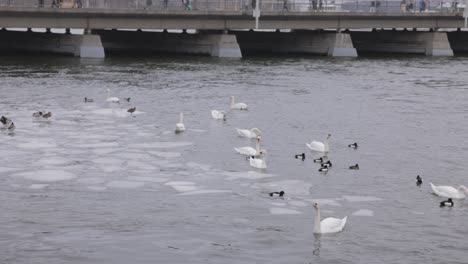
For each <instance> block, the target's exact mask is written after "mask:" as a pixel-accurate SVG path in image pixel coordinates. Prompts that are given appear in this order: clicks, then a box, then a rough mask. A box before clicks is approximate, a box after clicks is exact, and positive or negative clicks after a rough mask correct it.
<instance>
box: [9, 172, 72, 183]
mask: <svg viewBox="0 0 468 264" xmlns="http://www.w3.org/2000/svg"><path fill="white" fill-rule="evenodd" d="M11 176H13V177H23V178H25V179H28V180H34V181H43V182H55V181H65V180H71V179H73V178H75V175H73V174H71V173H69V172H66V171H63V170H42V171H30V172H22V173H16V174H12V175H11Z"/></svg>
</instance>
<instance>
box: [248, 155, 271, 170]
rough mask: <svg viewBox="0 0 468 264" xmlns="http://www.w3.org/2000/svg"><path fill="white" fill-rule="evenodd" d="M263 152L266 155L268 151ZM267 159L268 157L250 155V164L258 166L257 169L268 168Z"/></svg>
mask: <svg viewBox="0 0 468 264" xmlns="http://www.w3.org/2000/svg"><path fill="white" fill-rule="evenodd" d="M262 154H263V155H265V154H266V152H264V153H262ZM265 159H266V157H264V158H263V159H261V158H259V157H254V156H251V157H249V164H250V166H252V167H254V168H257V169H266V168H267V165H266V160H265Z"/></svg>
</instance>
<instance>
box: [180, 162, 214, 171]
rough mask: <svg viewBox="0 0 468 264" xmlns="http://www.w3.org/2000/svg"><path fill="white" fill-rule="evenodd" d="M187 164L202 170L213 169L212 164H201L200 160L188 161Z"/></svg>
mask: <svg viewBox="0 0 468 264" xmlns="http://www.w3.org/2000/svg"><path fill="white" fill-rule="evenodd" d="M186 165H187V166H188V167H192V168H197V169H201V170H204V171H209V170H210V169H211V166H210V165H208V164H201V163H198V162H188V163H187V164H186Z"/></svg>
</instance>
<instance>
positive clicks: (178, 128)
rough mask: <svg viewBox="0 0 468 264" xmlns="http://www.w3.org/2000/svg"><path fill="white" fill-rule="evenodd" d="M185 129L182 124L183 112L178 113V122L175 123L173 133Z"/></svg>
mask: <svg viewBox="0 0 468 264" xmlns="http://www.w3.org/2000/svg"><path fill="white" fill-rule="evenodd" d="M184 131H185V126H184V113H180V115H179V123H177V124H176V125H175V133H176V134H178V133H181V132H184Z"/></svg>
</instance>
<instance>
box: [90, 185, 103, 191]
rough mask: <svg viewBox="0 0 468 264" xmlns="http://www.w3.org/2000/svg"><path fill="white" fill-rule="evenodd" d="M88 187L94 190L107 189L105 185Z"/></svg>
mask: <svg viewBox="0 0 468 264" xmlns="http://www.w3.org/2000/svg"><path fill="white" fill-rule="evenodd" d="M87 188H88V189H90V190H92V191H104V190H106V189H107V188H106V187H104V186H88V187H87Z"/></svg>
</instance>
